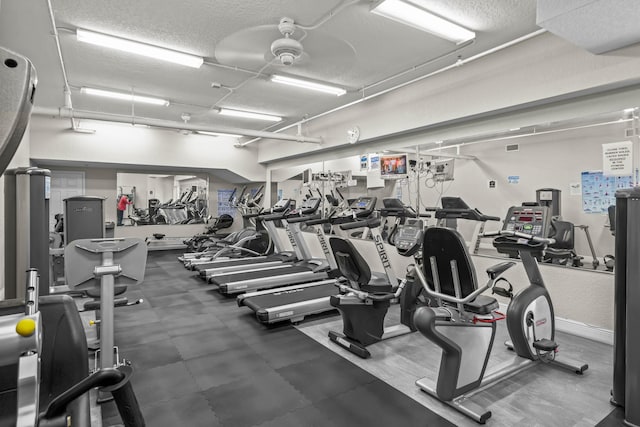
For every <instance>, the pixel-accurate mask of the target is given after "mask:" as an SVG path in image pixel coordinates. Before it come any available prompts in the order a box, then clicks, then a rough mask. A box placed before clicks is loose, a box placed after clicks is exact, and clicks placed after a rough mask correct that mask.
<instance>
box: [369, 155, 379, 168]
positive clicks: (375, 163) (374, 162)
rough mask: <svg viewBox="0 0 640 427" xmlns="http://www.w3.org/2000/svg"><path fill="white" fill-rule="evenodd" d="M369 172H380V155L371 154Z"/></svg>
mask: <svg viewBox="0 0 640 427" xmlns="http://www.w3.org/2000/svg"><path fill="white" fill-rule="evenodd" d="M369 170H371V171H373V170H380V155H379V154H378V153H371V154H369Z"/></svg>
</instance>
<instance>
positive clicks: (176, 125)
mask: <svg viewBox="0 0 640 427" xmlns="http://www.w3.org/2000/svg"><path fill="white" fill-rule="evenodd" d="M33 114H36V115H40V116H52V117H59V118H69V119H72V120H73V119H84V120H99V121H106V122H116V123H127V124H140V125H147V126H153V127H157V128H165V129H176V130H188V131H192V132H198V131H202V132H218V133H230V134H242V135H246V136H251V137H256V138H268V139H278V140H284V141H296V142H309V143H314V144H321V143H322V138H314V137H307V136H301V135H288V134H284V133H275V132H265V131H261V130H251V129H239V128H233V127H224V126H209V125H192V124H189V123H183V122H174V121H170V120H161V119H151V118H146V117H131V116H125V115H121V114H108V113H97V112H93V111H81V110H71V109H69V108H44V107H34V109H33Z"/></svg>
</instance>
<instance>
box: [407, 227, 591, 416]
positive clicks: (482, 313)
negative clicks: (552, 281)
mask: <svg viewBox="0 0 640 427" xmlns="http://www.w3.org/2000/svg"><path fill="white" fill-rule="evenodd" d="M509 219H510V218H509V217H507V220H509ZM541 219H543V218H541ZM523 230H527V231H529V233H525V232H523ZM533 230H536V231H537V230H539V231H538V232H537V233H536V234H537V235H536V234H532V233H533V232H534V231H533ZM543 232H544V230H542V229H538V228H534V226H533V225H532V224H530V223H529V222H526V223H524V224H523V223H516V224H513V223H511V224H506V223H505V229H504V230H501V231H496V232H490V233H485V234H484V236H486V237H489V236H498V237H497V238H496V239H495V240H494V245H495V246H496V247H497V248H501V249H507V250H510V251H516V252H517V253H519V255H520V258H521V260H522V265H523V267H524V269H525V271H526V273H527V277H528V278H529V283H530V285H529V286H528V287H526V288H525V289H523V290H522V291H520V292H519V293H517V294H516V295H515V296H513V298H512V300H511V302H510V304H509V307H508V309H507V314H506V318H507V328H508V330H509V335H510V337H511V341H510V342H508V343H507V345H508V346H510V347H511V348H512V349H513V351H514V352H515V353H516V355H515V356H514V358H513V359H512V360H511V361H508V362H506V363H505V364H503V365H501V366H499V367H498V368H497V369H496V370H495V371H493V372H490V373H485V370H486V367H487V363H488V360H489V355H490V353H491V348H492V347H493V341H494V338H495V333H496V322H497V321H498V320H502V319H504V315H501V314H500V313H498V312H497V311H496V310H497V309H498V302H497V301H496V299H495V298H492V297H488V296H485V295H481V294H482V293H483V292H485V291H487V290H490V289H492V288H494V286H495V284H496V282H497V281H498V280H499V279H500V276H501V275H502V274H503V273H504V272H505V271H507V270H508V269H509V268H511V267H513V266H514V265H515V263H514V262H502V263H500V264H497V265H495V266H493V267H490V268H488V269H487V274H488V276H489V280H488V281H487V283H486V284H485V285H484V286H482V287H481V288H478V286H477V280H476V277H475V269H474V267H473V263H472V261H471V258H470V256H469V253H468V251H467V249H466V246H465V243H464V239H463V238H462V236H461V235H460V234H459V233H458V232H457V231H455V230H451V229H448V228H436V227H434V228H431V229H427V231H426V232H425V235H424V243H423V260H424V262H423V268H416V269H415V274H416V276H417V277H418V279H419V281H420V282H421V284H422V285H423V287H424V289H425V291H426V292H427V294H429V295H430V296H431V297H433V298H435V299H436V300H438V301H439V303H440V307H424V306H423V307H420V308H418V309H417V310H416V313H415V316H414V322H415V326H416V327H417V329H418V330H419V331H420V333H422V334H423V335H424V336H425V337H426V338H427V339H429V340H430V341H432V342H433V343H435V344H436V345H438V346H439V347H441V348H442V357H441V360H440V369H439V372H438V379H437V384H436V385H435V387H434V386H433V384H432V383H431V381H430V380H429V379H427V378H423V379H420V380H418V381H416V385H418V387H420V388H421V389H422V390H423V391H425V392H427V393H428V394H430V395H432V396H434V397H435V398H437V399H438V400H441V401H442V402H444V403H446V404H448V405H449V406H451V407H453V408H454V409H456V410H458V411H460V412H461V413H463V414H464V415H466V416H468V417H470V418H472V419H474V420H475V421H477V422H479V423H481V424H484V423H485V422H486V421H487V419H489V418H490V417H491V411H489V410H487V409H486V408H483V407H481V406H480V405H478V404H476V403H474V402H472V401H471V400H469V397H470V393H471V392H475V391H478V390H479V389H480V388H484V387H487V386H488V385H490V384H492V383H495V382H497V381H499V380H501V379H505V378H507V377H509V376H511V375H513V374H515V373H518V372H520V371H522V370H524V369H527V368H530V367H532V366H534V365H535V364H537V363H538V362H543V363H552V364H554V365H557V366H560V367H562V368H565V369H568V370H570V371H573V372H575V373H577V374H582V373H583V372H584V371H585V370H587V369H588V365H587V364H585V363H582V362H575V361H570V360H564V361H563V360H560V359H559V358H558V357H557V353H558V344H557V343H556V342H555V337H554V335H555V319H554V313H553V305H552V303H551V298H550V297H549V293H548V292H547V290H546V287H545V285H544V281H543V279H542V275H541V274H540V270H539V268H538V263H537V261H536V258H539V257H541V256H542V253H543V252H544V249H545V248H546V246H547V245H549V244H551V243H553V239H548V238H544V237H542V235H543V234H542V233H543Z"/></svg>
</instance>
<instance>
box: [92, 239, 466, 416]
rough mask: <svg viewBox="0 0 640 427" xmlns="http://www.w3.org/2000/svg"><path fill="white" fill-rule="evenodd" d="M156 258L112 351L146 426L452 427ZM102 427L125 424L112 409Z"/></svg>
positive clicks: (120, 322) (162, 256) (122, 315)
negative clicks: (129, 368)
mask: <svg viewBox="0 0 640 427" xmlns="http://www.w3.org/2000/svg"><path fill="white" fill-rule="evenodd" d="M176 257H177V253H176V252H166V251H158V252H150V253H149V257H148V260H147V270H146V276H145V280H144V282H143V283H142V284H141V285H139V286H135V287H131V289H129V290H127V296H128V297H129V299H130V300H132V299H135V298H144V300H145V302H144V303H143V304H141V305H138V306H133V307H125V308H120V309H117V310H116V319H115V328H116V336H115V340H116V344H117V345H118V346H119V348H120V354H121V356H122V357H125V358H126V359H129V360H131V361H132V364H133V367H134V368H135V370H136V371H135V373H134V377H133V386H134V389H135V392H136V395H137V397H138V401H139V402H140V404H141V407H142V411H143V414H144V416H145V420H146V422H147V425H148V426H150V427H164V426H167V427H168V426H171V427H176V426H189V427H198V426H207V427H212V426H232V427H242V426H278V427H286V426H292V427H293V426H295V427H300V426H323V427H324V426H326V427H330V426H431V427H437V426H453V425H454V424H452V423H450V422H448V421H447V420H445V419H444V418H442V417H440V416H439V415H436V414H434V413H432V412H430V411H429V410H428V409H426V408H425V407H424V406H422V405H420V404H419V403H417V402H415V401H414V400H412V399H411V398H409V397H407V396H405V395H404V394H402V393H401V392H399V391H397V390H396V389H394V388H393V387H391V386H389V385H387V384H386V383H385V382H383V381H380V380H379V379H377V378H376V377H374V376H373V375H371V374H369V373H367V372H365V371H364V370H362V369H360V368H359V367H357V366H355V365H354V364H352V363H351V362H349V361H347V360H345V359H343V358H342V357H341V356H339V355H337V354H336V353H334V352H332V351H330V350H328V349H327V348H325V347H324V346H322V345H321V344H319V343H317V342H316V341H314V340H313V339H311V338H309V337H307V336H306V335H305V334H303V333H302V332H300V331H298V330H297V329H295V328H294V327H293V326H291V325H289V324H287V325H283V326H278V327H273V328H266V327H265V326H263V325H261V324H260V323H259V322H257V321H256V320H255V318H254V314H253V312H252V311H251V310H248V309H246V308H245V307H242V308H239V307H238V306H237V305H236V301H235V298H227V297H224V296H222V295H220V294H219V293H218V292H217V291H216V290H215V286H212V285H208V286H207V285H204V282H203V281H202V280H200V279H199V278H197V277H195V276H194V273H193V272H191V271H188V270H186V269H185V268H184V267H183V266H182V264H180V263H179V262H178V261H177V259H176ZM102 418H103V424H104V425H105V426H111V425H117V424H119V423H120V420H119V417H118V415H117V410H116V408H115V405H114V404H113V403H112V402H109V403H105V404H103V405H102Z"/></svg>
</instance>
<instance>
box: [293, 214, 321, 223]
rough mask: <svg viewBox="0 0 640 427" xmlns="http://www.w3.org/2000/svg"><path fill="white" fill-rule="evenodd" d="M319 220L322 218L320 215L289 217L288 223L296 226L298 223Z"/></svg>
mask: <svg viewBox="0 0 640 427" xmlns="http://www.w3.org/2000/svg"><path fill="white" fill-rule="evenodd" d="M318 218H320V214H313V215H305V216H299V217H287V222H288V223H289V224H295V223H297V222H306V221H309V220H315V219H318Z"/></svg>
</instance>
